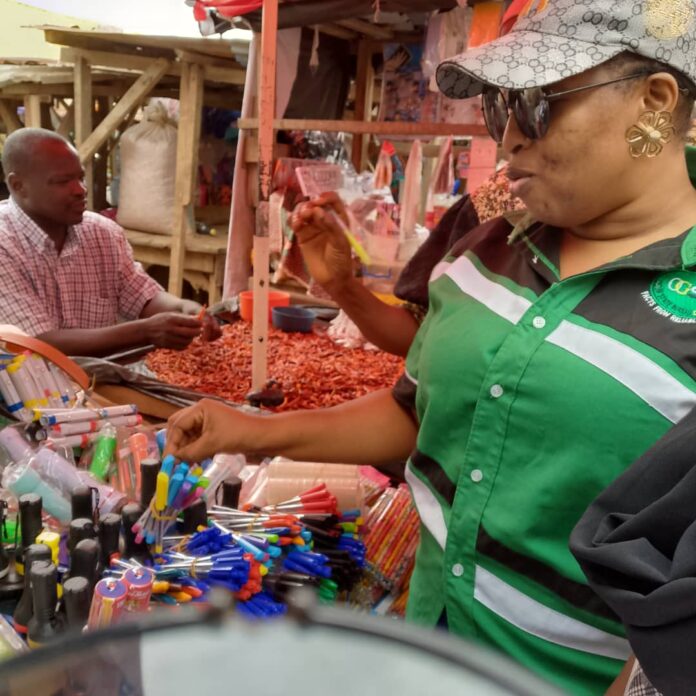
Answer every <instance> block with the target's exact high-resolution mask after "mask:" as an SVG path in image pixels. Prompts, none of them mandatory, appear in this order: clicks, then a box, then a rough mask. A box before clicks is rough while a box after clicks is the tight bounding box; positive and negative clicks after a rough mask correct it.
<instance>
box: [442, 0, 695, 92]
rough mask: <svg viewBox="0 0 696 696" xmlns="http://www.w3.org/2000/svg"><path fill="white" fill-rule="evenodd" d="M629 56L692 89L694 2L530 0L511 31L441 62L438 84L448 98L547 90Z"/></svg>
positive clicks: (693, 76) (665, 0)
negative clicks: (672, 73)
mask: <svg viewBox="0 0 696 696" xmlns="http://www.w3.org/2000/svg"><path fill="white" fill-rule="evenodd" d="M624 51H630V52H632V53H636V54H638V55H641V56H645V57H646V58H651V59H653V60H658V61H660V62H662V63H666V64H667V65H670V66H671V67H673V68H675V69H676V70H679V71H680V72H681V73H683V74H684V75H685V76H686V77H687V78H689V79H690V80H691V81H692V82H693V83H694V84H696V2H695V1H694V0H642V1H641V2H632V1H631V0H528V2H527V4H526V5H525V6H524V8H523V9H522V11H521V12H520V15H519V19H518V21H517V24H516V25H515V26H514V28H513V30H512V31H511V32H510V33H509V34H507V35H506V36H503V37H501V38H499V39H496V40H495V41H492V42H491V43H488V44H485V45H483V46H479V47H477V48H474V49H471V50H469V51H466V52H465V53H462V54H461V55H458V56H456V57H454V58H450V59H449V60H446V61H444V62H443V63H441V64H440V66H439V67H438V69H437V84H438V86H439V88H440V90H441V91H442V92H443V93H444V94H445V95H446V96H448V97H450V98H451V99H466V98H468V97H475V96H476V95H478V94H481V92H482V90H483V88H484V86H485V85H494V86H496V87H502V88H504V89H526V88H528V87H544V86H546V85H550V84H553V83H554V82H559V81H560V80H564V79H566V78H568V77H572V76H573V75H578V74H580V73H582V72H585V71H586V70H590V69H591V68H595V67H597V66H598V65H601V64H602V63H605V62H606V61H608V60H610V59H611V58H614V57H615V56H617V55H619V54H620V53H623V52H624Z"/></svg>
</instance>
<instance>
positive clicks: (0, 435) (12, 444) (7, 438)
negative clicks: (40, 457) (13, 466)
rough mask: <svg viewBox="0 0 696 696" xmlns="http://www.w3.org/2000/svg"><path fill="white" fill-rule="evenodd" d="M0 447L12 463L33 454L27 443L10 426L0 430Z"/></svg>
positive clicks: (17, 431) (15, 429)
mask: <svg viewBox="0 0 696 696" xmlns="http://www.w3.org/2000/svg"><path fill="white" fill-rule="evenodd" d="M0 445H2V446H3V447H4V448H5V450H6V451H7V454H8V455H9V456H10V459H11V460H12V461H14V462H18V461H20V460H21V459H24V458H25V457H30V456H31V455H32V454H33V450H32V449H31V447H30V445H29V442H28V441H27V440H25V439H24V438H23V437H22V434H21V433H20V432H19V430H17V428H13V427H11V426H8V427H7V428H3V429H2V430H0Z"/></svg>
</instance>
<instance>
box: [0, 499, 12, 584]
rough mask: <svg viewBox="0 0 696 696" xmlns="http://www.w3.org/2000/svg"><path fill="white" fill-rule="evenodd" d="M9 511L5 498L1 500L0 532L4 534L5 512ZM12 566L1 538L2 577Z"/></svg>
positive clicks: (0, 563) (0, 574) (0, 568)
mask: <svg viewBox="0 0 696 696" xmlns="http://www.w3.org/2000/svg"><path fill="white" fill-rule="evenodd" d="M6 511H7V503H6V502H5V501H4V500H0V534H2V532H3V530H4V529H5V513H6ZM9 568H10V561H9V559H8V558H7V553H6V552H5V545H4V544H3V543H2V539H1V538H0V579H2V578H4V577H5V576H6V575H7V573H8V571H9Z"/></svg>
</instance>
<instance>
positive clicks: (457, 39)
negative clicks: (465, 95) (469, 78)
mask: <svg viewBox="0 0 696 696" xmlns="http://www.w3.org/2000/svg"><path fill="white" fill-rule="evenodd" d="M472 19H473V10H472V9H471V8H470V7H455V8H454V9H452V10H450V11H449V12H439V13H434V14H433V15H431V17H430V20H429V22H428V30H427V35H426V41H425V49H424V51H423V75H424V77H425V78H426V79H427V80H428V84H429V88H430V91H431V92H433V93H434V94H436V95H437V99H438V121H440V122H442V123H457V124H467V125H480V126H482V125H484V120H483V113H482V112H481V100H480V99H479V98H478V97H476V98H474V99H448V98H447V97H445V96H444V94H442V93H441V92H440V90H439V89H438V86H437V82H436V81H435V71H436V70H437V66H438V65H439V64H440V63H441V62H442V61H443V60H445V59H446V58H448V57H449V56H454V55H458V54H460V53H462V52H464V51H465V50H466V47H467V43H468V41H469V33H470V31H471V25H472Z"/></svg>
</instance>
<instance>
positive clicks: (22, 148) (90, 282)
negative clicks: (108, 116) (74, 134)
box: [0, 128, 220, 355]
mask: <svg viewBox="0 0 696 696" xmlns="http://www.w3.org/2000/svg"><path fill="white" fill-rule="evenodd" d="M2 165H3V169H4V172H5V179H6V181H7V184H8V187H9V190H10V194H11V198H10V200H9V201H4V202H2V203H0V323H5V324H13V325H15V326H17V327H19V328H20V329H22V330H23V331H25V332H26V333H28V334H30V335H32V336H36V337H38V338H40V339H42V340H44V341H46V342H47V343H50V344H52V345H54V346H55V347H56V348H58V349H60V350H62V351H63V352H64V353H67V354H68V355H107V354H109V353H113V352H116V351H120V350H127V349H129V348H135V347H138V346H142V345H149V344H154V345H156V346H160V347H164V348H174V349H183V348H185V347H186V346H187V345H188V344H189V343H190V342H191V341H192V340H193V339H194V338H195V337H197V336H199V335H202V336H203V338H204V339H207V340H212V339H215V338H217V337H218V336H219V335H220V328H219V326H218V324H217V322H216V321H215V319H213V318H212V317H211V316H210V315H204V318H203V319H202V320H201V319H198V318H197V316H196V315H198V314H199V313H200V311H201V306H200V305H199V304H198V303H196V302H191V301H188V300H181V299H179V298H178V297H174V296H173V295H170V294H169V293H167V292H165V291H164V290H163V289H162V288H161V287H160V286H159V285H158V284H157V283H156V282H155V281H154V280H153V279H152V278H150V277H149V276H148V275H147V274H146V273H145V271H144V270H143V269H142V267H141V266H140V264H138V263H136V262H135V261H134V259H133V252H132V249H131V248H130V245H129V244H128V241H127V240H126V238H125V235H124V233H123V230H122V229H121V228H120V227H119V226H118V225H117V224H116V223H115V222H112V221H110V220H108V219H107V218H105V217H103V216H101V215H98V214H95V213H91V212H86V209H85V208H86V189H85V185H84V181H83V179H84V171H83V168H82V165H81V164H80V160H79V157H78V155H77V152H76V150H75V148H73V147H72V145H70V143H69V142H68V141H67V140H65V139H64V138H62V137H61V136H59V135H57V134H56V133H53V132H52V131H48V130H43V129H38V128H24V129H21V130H18V131H15V132H14V133H13V134H12V135H10V136H9V137H8V139H7V141H6V143H5V147H4V150H3V155H2Z"/></svg>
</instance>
